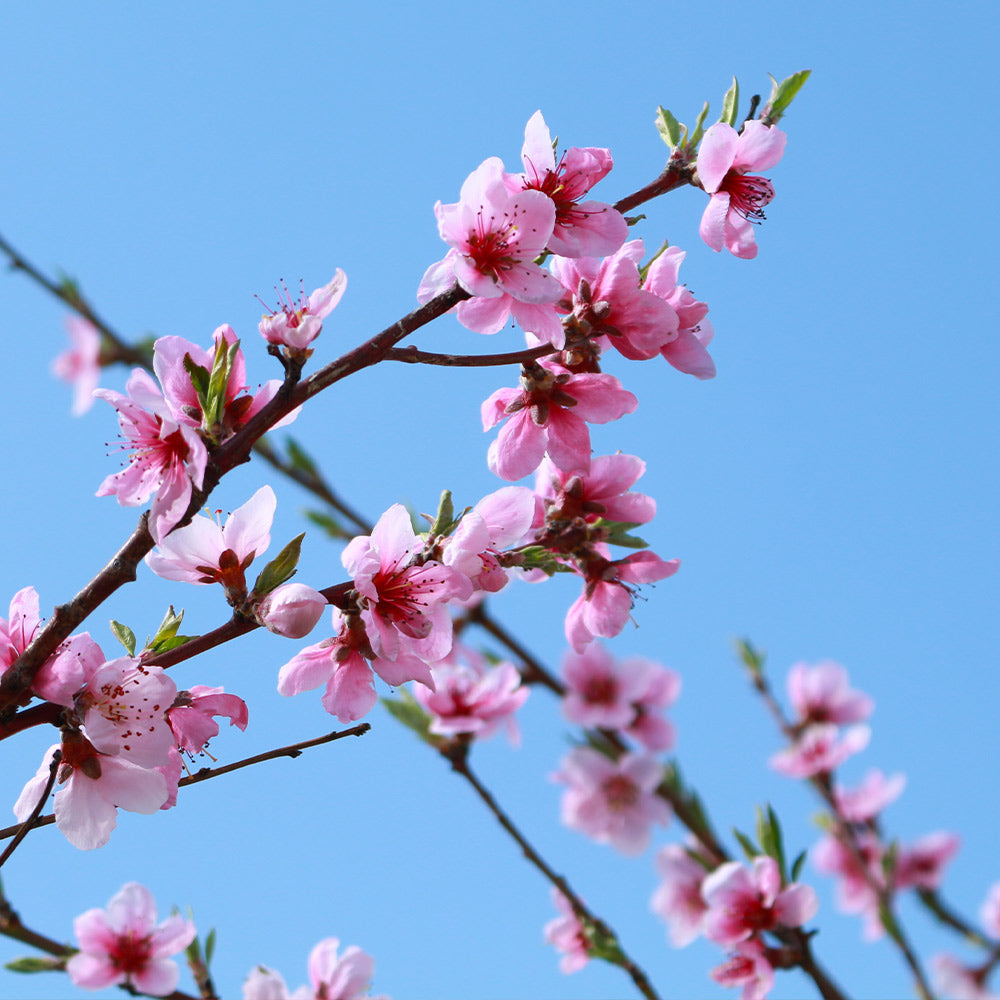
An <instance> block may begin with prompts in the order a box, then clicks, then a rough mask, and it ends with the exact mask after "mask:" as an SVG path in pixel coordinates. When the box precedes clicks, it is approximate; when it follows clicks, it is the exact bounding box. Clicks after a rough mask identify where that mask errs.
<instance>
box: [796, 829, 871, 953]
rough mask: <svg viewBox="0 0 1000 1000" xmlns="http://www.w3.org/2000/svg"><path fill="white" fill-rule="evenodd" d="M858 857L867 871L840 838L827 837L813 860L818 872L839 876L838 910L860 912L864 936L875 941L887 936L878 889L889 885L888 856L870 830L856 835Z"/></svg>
mask: <svg viewBox="0 0 1000 1000" xmlns="http://www.w3.org/2000/svg"><path fill="white" fill-rule="evenodd" d="M855 843H856V845H857V850H858V854H860V857H861V860H862V861H863V863H864V868H862V867H861V865H860V864H859V862H858V859H857V858H856V857H855V853H854V852H853V851H850V850H848V849H847V848H846V847H845V846H844V845H843V844H841V843H840V841H839V840H837V838H836V837H834V836H832V835H828V836H826V837H823V838H822V839H821V840H820V841H819V842H818V843H817V844H816V845H815V847H813V850H812V861H813V864H814V865H815V866H816V868H817V870H818V871H821V872H823V874H825V875H836V876H838V877H839V881H838V883H837V908H838V909H839V910H841V912H843V913H857V914H859V915H861V916H862V917H863V918H864V921H865V924H864V935H865V937H866V938H867V939H868V940H870V941H871V940H875V939H876V938H878V937H880V936H881V935H882V934H883V933H884V928H883V927H882V922H881V920H880V919H879V902H878V894H877V893H876V891H875V888H873V887H877V888H878V889H881V888H883V887H884V885H885V876H884V875H883V872H882V857H883V855H884V853H885V849H884V848H883V846H882V844H881V842H880V841H879V839H878V837H877V836H876V835H875V834H874V833H872V832H871V831H870V830H863V831H861V832H860V833H858V834H856V835H855Z"/></svg>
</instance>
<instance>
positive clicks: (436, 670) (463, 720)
mask: <svg viewBox="0 0 1000 1000" xmlns="http://www.w3.org/2000/svg"><path fill="white" fill-rule="evenodd" d="M462 655H463V658H464V659H465V660H466V661H467V662H464V663H463V662H459V661H458V659H457V658H456V657H455V651H453V652H452V657H451V658H449V660H445V661H443V662H441V663H436V664H434V666H433V667H431V676H432V677H433V678H434V690H433V691H431V690H429V689H428V688H425V687H423V686H422V685H419V686H417V687H415V688H414V689H413V695H414V697H415V698H416V699H417V701H419V702H420V704H421V705H423V706H424V708H425V709H426V710H427V711H428V712H429V713H430V714H431V716H432V721H431V726H430V731H431V732H432V733H438V734H439V735H442V736H457V735H459V734H460V733H467V734H469V735H470V736H474V737H475V738H476V739H478V740H484V739H488V738H489V737H490V736H492V735H493V734H494V733H496V731H497V730H498V729H499V728H500V726H501V725H503V726H505V727H506V729H507V736H508V739H509V740H510V742H511V743H512V744H514V745H515V746H516V745H517V744H518V743H519V742H520V731H519V730H518V726H517V720H516V719H515V718H514V714H515V713H516V712H517V710H518V709H519V708H520V707H521V706H522V705H523V704H524V703H525V701H526V700H527V698H528V688H527V687H524V686H522V684H521V675H520V674H519V673H518V672H517V667H515V666H514V664H513V663H506V662H504V663H498V664H496V665H495V666H490V665H489V664H487V663H486V661H485V659H484V658H482V657H479V656H477V655H476V654H475V653H474V651H472V650H467V649H463V650H462Z"/></svg>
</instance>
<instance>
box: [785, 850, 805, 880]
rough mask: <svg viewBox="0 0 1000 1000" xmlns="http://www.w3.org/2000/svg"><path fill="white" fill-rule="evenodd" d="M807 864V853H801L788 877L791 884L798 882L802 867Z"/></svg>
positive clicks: (793, 863)
mask: <svg viewBox="0 0 1000 1000" xmlns="http://www.w3.org/2000/svg"><path fill="white" fill-rule="evenodd" d="M805 863H806V852H805V851H800V852H799V856H798V857H797V858H796V859H795V860H794V861H793V862H792V871H791V873H790V874H789V876H788V881H789V882H797V881H798V879H799V874H800V873H801V872H802V866H803V865H804V864H805Z"/></svg>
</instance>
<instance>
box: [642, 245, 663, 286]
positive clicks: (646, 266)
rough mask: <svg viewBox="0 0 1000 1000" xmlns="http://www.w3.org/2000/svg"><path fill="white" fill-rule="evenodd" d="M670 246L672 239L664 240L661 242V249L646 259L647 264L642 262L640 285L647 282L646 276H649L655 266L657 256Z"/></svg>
mask: <svg viewBox="0 0 1000 1000" xmlns="http://www.w3.org/2000/svg"><path fill="white" fill-rule="evenodd" d="M669 246H670V241H669V240H664V241H663V242H662V243H661V244H660V249H659V250H657V251H656V253H654V254H653V256H652V257H650V258H649V260H647V261H646V263H645V264H642V265H641V266H640V267H639V284H640V285H643V284H645V283H646V278H647V277H648V276H649V269H650V268H651V267H652V266H653V261H655V260H656V258H657V257H659V256H660V255H661V254H662V253H663V252H664V250H666V249H667V247H669Z"/></svg>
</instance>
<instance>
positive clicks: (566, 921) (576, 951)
mask: <svg viewBox="0 0 1000 1000" xmlns="http://www.w3.org/2000/svg"><path fill="white" fill-rule="evenodd" d="M552 902H553V903H554V904H555V907H556V909H557V910H558V911H559V913H560V914H561V915H560V916H558V917H555V918H553V919H552V920H550V921H549V922H548V923H547V924H546V925H545V932H544V933H545V940H546V941H548V943H549V944H550V945H552V947H553V948H555V950H556V951H558V952H561V953H562V958H561V959H559V971H560V972H565V973H566V974H567V975H569V974H570V973H571V972H579V971H580V969H582V968H583V967H584V966H585V965H586V964H587V963H588V962H589V961H590V941H589V940H588V938H587V933H586V931H585V930H584V929H583V924H581V923H580V918H579V917H578V916H577V915H576V914H575V913H574V912H573V906H572V904H571V903H570V901H569V900H568V899H567V898H566V897H565V896H564V895H563V894H562V893H561V892H560V891H559V890H558V889H556V888H553V890H552Z"/></svg>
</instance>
